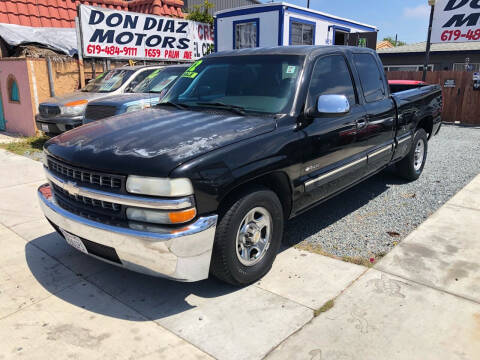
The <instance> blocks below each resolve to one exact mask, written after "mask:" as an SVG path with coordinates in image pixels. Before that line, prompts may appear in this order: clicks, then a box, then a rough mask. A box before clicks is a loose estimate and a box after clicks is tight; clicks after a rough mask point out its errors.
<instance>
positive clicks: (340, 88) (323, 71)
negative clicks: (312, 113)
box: [308, 55, 357, 104]
mask: <svg viewBox="0 0 480 360" xmlns="http://www.w3.org/2000/svg"><path fill="white" fill-rule="evenodd" d="M308 94H309V95H308V96H309V104H314V103H315V102H316V99H317V98H318V96H320V95H345V96H346V97H347V99H348V101H349V102H350V104H355V103H356V102H357V101H356V97H355V90H354V89H353V83H352V77H351V75H350V70H349V69H348V66H347V63H346V62H345V58H344V57H343V56H342V55H332V56H326V57H323V58H320V59H318V60H317V62H316V63H315V68H314V69H313V73H312V79H311V80H310V89H309V91H308Z"/></svg>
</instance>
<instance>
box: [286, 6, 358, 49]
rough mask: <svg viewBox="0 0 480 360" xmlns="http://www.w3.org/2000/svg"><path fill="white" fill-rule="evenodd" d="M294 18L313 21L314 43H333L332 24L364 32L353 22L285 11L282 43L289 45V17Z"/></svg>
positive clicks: (352, 30)
mask: <svg viewBox="0 0 480 360" xmlns="http://www.w3.org/2000/svg"><path fill="white" fill-rule="evenodd" d="M292 17H293V18H296V19H301V20H306V21H311V22H314V23H315V45H332V44H333V33H334V32H333V29H332V28H330V29H329V27H331V26H333V25H337V26H341V27H342V28H347V29H349V30H350V32H352V33H356V32H364V31H365V30H363V29H362V28H360V27H357V26H355V25H354V24H349V25H346V24H341V23H337V22H335V21H333V20H332V21H329V20H323V19H319V18H318V17H315V16H309V15H303V14H299V13H297V12H292V11H288V10H287V11H285V21H284V24H285V26H284V33H283V45H289V38H290V18H292Z"/></svg>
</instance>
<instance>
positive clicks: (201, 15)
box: [187, 0, 215, 26]
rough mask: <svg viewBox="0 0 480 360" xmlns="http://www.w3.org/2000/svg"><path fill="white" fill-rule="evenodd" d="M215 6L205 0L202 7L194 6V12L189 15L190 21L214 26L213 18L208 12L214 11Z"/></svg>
mask: <svg viewBox="0 0 480 360" xmlns="http://www.w3.org/2000/svg"><path fill="white" fill-rule="evenodd" d="M214 7H215V5H214V4H212V3H210V2H209V1H208V0H205V1H204V2H203V4H201V5H193V10H191V11H190V13H189V14H188V15H187V19H188V20H193V21H198V22H202V23H207V24H210V25H211V26H213V16H212V15H210V14H209V12H208V10H210V9H213V8H214Z"/></svg>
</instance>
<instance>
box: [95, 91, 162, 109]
mask: <svg viewBox="0 0 480 360" xmlns="http://www.w3.org/2000/svg"><path fill="white" fill-rule="evenodd" d="M159 98H160V94H150V93H126V94H121V95H114V96H108V97H106V98H102V99H99V100H95V101H91V102H90V103H89V104H92V105H108V106H118V105H123V104H127V103H130V102H137V101H141V100H149V101H150V100H156V101H158V99H159Z"/></svg>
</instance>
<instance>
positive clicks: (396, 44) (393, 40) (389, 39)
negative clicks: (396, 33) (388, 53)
mask: <svg viewBox="0 0 480 360" xmlns="http://www.w3.org/2000/svg"><path fill="white" fill-rule="evenodd" d="M383 41H390V43H391V44H392V45H393V46H403V45H407V43H406V42H405V41H400V40H397V41H395V39H394V38H393V37H392V36H387V37H385V38H383Z"/></svg>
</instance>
